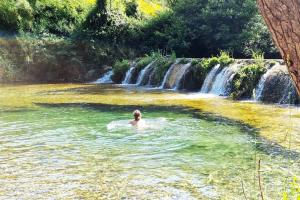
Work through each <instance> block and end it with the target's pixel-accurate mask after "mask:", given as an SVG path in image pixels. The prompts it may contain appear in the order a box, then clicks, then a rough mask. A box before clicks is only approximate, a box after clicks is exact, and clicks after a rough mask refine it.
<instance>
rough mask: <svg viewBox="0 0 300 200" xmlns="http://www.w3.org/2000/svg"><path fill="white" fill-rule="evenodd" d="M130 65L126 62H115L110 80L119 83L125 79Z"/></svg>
mask: <svg viewBox="0 0 300 200" xmlns="http://www.w3.org/2000/svg"><path fill="white" fill-rule="evenodd" d="M130 66H131V63H130V62H129V61H128V60H122V61H117V62H116V63H115V64H114V65H113V76H112V80H113V81H114V82H115V83H121V82H122V80H123V79H124V77H125V74H126V72H127V71H128V70H129V68H130Z"/></svg>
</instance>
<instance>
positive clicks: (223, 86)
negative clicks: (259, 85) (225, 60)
mask: <svg viewBox="0 0 300 200" xmlns="http://www.w3.org/2000/svg"><path fill="white" fill-rule="evenodd" d="M238 66H240V64H233V65H230V66H229V67H225V68H223V69H222V71H221V72H220V73H218V75H217V76H216V78H215V81H214V83H213V85H212V88H211V90H210V91H209V93H211V94H216V95H220V96H226V95H228V94H229V93H230V89H231V87H230V86H231V83H232V80H233V78H234V75H235V74H236V72H237V69H238Z"/></svg>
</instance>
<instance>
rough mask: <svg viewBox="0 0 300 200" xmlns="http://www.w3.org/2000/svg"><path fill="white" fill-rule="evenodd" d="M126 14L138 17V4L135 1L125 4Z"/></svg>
mask: <svg viewBox="0 0 300 200" xmlns="http://www.w3.org/2000/svg"><path fill="white" fill-rule="evenodd" d="M125 14H126V15H127V16H128V17H137V15H138V4H137V2H136V1H135V0H132V1H128V2H125Z"/></svg>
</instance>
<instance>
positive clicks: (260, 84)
mask: <svg viewBox="0 0 300 200" xmlns="http://www.w3.org/2000/svg"><path fill="white" fill-rule="evenodd" d="M279 65H280V64H279V63H276V65H274V66H273V67H272V68H271V69H269V70H268V71H267V72H266V73H265V74H264V75H262V77H261V78H260V80H259V82H258V85H257V87H256V88H255V92H254V94H253V95H254V96H253V99H254V100H256V101H260V100H261V98H262V94H263V91H264V88H265V82H266V80H267V78H268V77H269V76H270V75H271V74H272V73H273V69H276V67H278V66H279Z"/></svg>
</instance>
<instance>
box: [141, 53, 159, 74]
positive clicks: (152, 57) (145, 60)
mask: <svg viewBox="0 0 300 200" xmlns="http://www.w3.org/2000/svg"><path fill="white" fill-rule="evenodd" d="M156 57H157V55H156V53H152V54H151V55H150V56H149V55H145V56H144V57H142V58H139V59H138V61H137V64H136V69H137V71H138V72H139V71H141V70H142V69H143V68H144V67H146V66H147V65H148V64H150V63H151V62H152V61H154V60H155V59H156Z"/></svg>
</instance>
